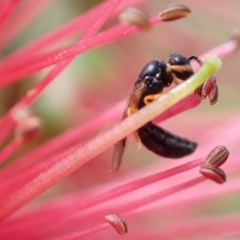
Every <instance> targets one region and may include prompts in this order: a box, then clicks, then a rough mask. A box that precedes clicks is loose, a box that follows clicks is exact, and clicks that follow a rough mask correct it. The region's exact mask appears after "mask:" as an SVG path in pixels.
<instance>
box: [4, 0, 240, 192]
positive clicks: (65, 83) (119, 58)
mask: <svg viewBox="0 0 240 240" xmlns="http://www.w3.org/2000/svg"><path fill="white" fill-rule="evenodd" d="M23 2H24V1H23ZM48 2H49V4H46V6H45V7H44V8H43V10H42V11H41V12H40V13H39V15H36V17H35V18H33V20H32V21H30V22H29V23H28V24H26V25H25V26H24V28H23V29H21V31H19V34H18V35H17V36H15V37H14V40H13V41H10V42H8V43H7V44H6V43H1V40H0V46H4V47H3V48H2V54H1V57H2V58H4V56H6V55H8V54H9V53H12V52H14V51H15V50H16V49H18V48H20V47H21V46H23V45H25V44H27V43H29V42H30V41H32V40H34V39H37V38H39V37H41V36H42V35H43V34H45V33H47V32H49V31H51V30H53V29H55V28H57V27H59V26H61V25H62V24H64V23H66V22H68V21H70V20H72V19H74V18H75V17H77V16H79V15H81V14H82V13H84V12H86V11H87V10H89V9H90V8H92V7H94V6H95V5H97V4H98V3H100V2H102V1H97V0H94V1H92V0H82V1H79V0H51V1H50V0H49V1H48ZM136 2H139V4H138V5H136V6H138V7H139V8H140V9H142V10H144V11H145V12H146V13H148V14H149V16H155V15H157V14H158V12H160V11H161V10H162V9H164V8H165V7H166V6H167V5H169V4H170V3H174V2H175V1H167V0H162V1H159V0H148V1H136ZM181 3H182V4H185V5H187V6H188V7H189V8H190V9H191V10H192V13H191V14H190V15H189V17H187V18H184V19H181V20H179V21H174V22H169V23H162V24H158V25H157V26H154V27H153V28H151V29H150V30H149V31H146V32H141V33H138V34H134V35H132V36H129V37H126V38H123V39H121V40H119V41H116V42H113V43H111V44H108V45H106V46H102V47H100V48H97V49H94V50H91V51H88V52H86V53H84V54H81V55H80V56H78V57H77V58H75V60H74V61H73V62H72V63H71V65H70V66H68V67H67V68H66V69H65V70H64V71H63V72H62V73H61V74H60V75H59V76H58V77H57V78H56V79H55V81H54V82H53V83H52V84H50V86H49V87H48V88H47V89H46V90H45V91H44V92H43V94H42V95H41V96H40V97H39V98H38V99H37V101H36V102H35V103H34V105H33V109H34V111H35V112H36V113H37V115H38V116H40V117H41V119H42V120H43V125H44V133H43V134H42V136H41V137H40V138H39V139H38V140H36V141H34V142H33V143H31V144H29V145H28V146H26V147H24V148H22V150H21V151H20V152H19V153H18V154H20V153H24V152H27V151H29V150H31V149H33V148H34V147H36V146H38V145H39V144H41V143H42V142H45V141H47V140H48V139H51V138H53V137H55V136H57V135H58V134H61V133H63V132H64V131H66V130H68V129H71V128H72V127H74V126H76V125H79V124H82V123H84V122H86V121H88V120H89V119H92V118H94V117H97V116H98V114H100V113H102V112H103V111H105V110H107V109H108V108H110V107H112V106H114V104H116V103H118V102H119V101H120V100H123V99H126V98H127V96H128V94H129V92H130V90H131V88H132V86H133V83H134V81H135V80H136V77H137V76H138V74H139V72H140V70H141V69H142V67H143V66H144V65H145V64H146V63H147V62H148V61H150V60H153V59H156V60H164V61H168V58H169V56H170V54H172V53H180V54H182V55H184V56H186V57H189V56H191V55H197V56H198V55H201V54H203V53H205V52H206V51H208V50H210V49H211V48H214V47H215V46H217V45H220V44H222V43H224V42H226V41H227V40H228V39H230V36H231V30H232V28H234V27H237V28H240V15H239V9H240V1H239V0H235V1H234V0H232V1H221V3H219V1H217V0H209V1H190V0H182V1H181ZM117 21H118V19H117V16H113V18H111V19H110V20H109V21H108V22H107V24H106V25H105V26H104V27H103V29H102V30H104V29H106V28H108V27H110V26H112V25H114V24H115V23H116V22H117ZM6 31H7V29H6ZM81 34H82V33H79V34H76V35H75V36H74V37H71V38H69V39H66V40H65V41H61V42H59V44H58V45H56V46H54V47H52V48H55V49H57V48H59V47H64V46H68V45H70V44H72V43H74V42H76V41H77V40H78V38H79V37H80V36H81ZM4 44H5V45H4ZM239 66H240V58H239V55H238V54H235V55H232V56H229V57H227V58H225V59H224V60H223V67H222V69H221V71H220V72H219V73H218V75H217V80H218V86H219V90H220V97H219V101H218V102H217V104H216V105H214V106H211V105H210V104H209V102H208V100H205V101H204V102H203V103H202V104H201V105H200V106H199V107H197V108H196V109H192V110H189V111H187V112H184V113H182V114H180V115H179V116H176V117H174V118H172V119H169V120H167V121H165V122H163V123H161V126H163V127H164V128H166V129H168V130H170V131H171V132H173V133H176V134H178V135H181V136H184V137H186V138H189V139H192V140H197V139H198V138H199V134H201V132H202V133H204V132H205V131H208V129H211V127H212V126H216V125H218V124H220V123H221V122H223V121H225V120H227V119H228V118H229V117H231V116H234V115H235V114H237V113H238V112H239V110H240V104H239V89H240V82H239V75H240V68H239ZM47 71H48V69H46V70H44V71H41V72H39V73H37V74H34V75H31V76H29V77H27V78H24V79H22V80H21V81H19V82H17V83H15V84H12V85H10V86H6V87H4V88H2V89H1V90H0V99H1V101H0V114H1V115H3V114H4V113H5V112H6V111H7V110H8V109H9V108H11V107H12V106H13V105H14V104H15V103H16V102H17V101H18V100H19V99H21V97H22V96H24V95H25V94H26V92H27V90H28V89H30V88H31V87H32V86H34V84H35V83H36V82H37V81H39V80H40V79H41V78H42V77H43V76H45V74H46V72H47ZM119 120H120V119H119ZM115 123H116V122H113V121H109V122H107V123H106V124H105V125H104V126H100V127H99V129H98V130H97V131H95V132H93V133H92V134H91V135H89V136H87V138H86V139H85V140H87V139H89V138H90V137H92V136H94V135H96V134H98V133H99V132H101V131H103V130H104V129H108V128H109V127H110V126H113V125H114V124H115ZM214 137H215V136H213V138H214ZM85 140H84V141H85ZM219 144H221V143H218V142H217V141H216V145H219ZM135 149H136V146H135V142H134V139H133V138H130V139H129V140H128V146H127V151H126V154H125V156H124V164H123V166H122V172H120V173H119V175H118V176H117V177H116V176H112V175H111V174H106V173H108V169H109V166H110V162H111V153H112V149H109V150H108V151H106V152H104V153H103V154H101V155H99V156H98V157H97V158H96V159H93V160H92V161H90V162H89V163H87V164H86V165H85V166H83V167H82V168H81V169H79V170H78V171H76V172H75V173H73V174H72V175H71V176H69V177H68V178H67V179H66V180H64V181H63V182H62V183H59V184H57V185H56V187H55V191H54V194H56V192H58V193H59V194H63V193H64V192H66V193H68V192H72V191H76V190H80V189H81V190H82V189H87V188H89V187H91V186H96V185H98V184H99V185H100V184H102V183H104V182H108V181H110V180H112V179H113V178H115V179H116V178H118V177H121V176H122V174H124V172H126V171H127V172H131V171H133V170H136V169H141V168H142V167H143V166H147V165H151V164H153V163H155V162H156V161H159V157H157V156H155V155H154V154H153V153H150V152H149V151H147V150H146V149H144V148H143V149H141V152H140V153H136V151H135ZM18 154H16V156H18ZM198 155H199V156H202V155H201V153H198ZM204 155H205V153H204ZM16 156H15V157H16ZM164 161H165V160H164ZM159 164H161V163H159ZM173 164H176V163H175V162H174V163H173ZM82 179H84V180H82ZM52 193H53V192H52V191H48V193H46V195H48V194H49V195H51V194H52Z"/></svg>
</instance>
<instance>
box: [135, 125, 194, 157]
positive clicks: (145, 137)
mask: <svg viewBox="0 0 240 240" xmlns="http://www.w3.org/2000/svg"><path fill="white" fill-rule="evenodd" d="M137 132H138V134H139V137H140V139H141V142H142V144H143V145H144V146H145V147H146V148H147V149H149V150H150V151H152V152H154V153H156V154H157V155H159V156H162V157H166V158H181V157H184V156H187V155H189V154H191V153H192V152H193V151H194V150H195V149H196V147H197V143H195V142H192V141H189V140H188V139H185V138H181V137H179V136H177V135H174V134H172V133H170V132H169V131H167V130H165V129H163V128H161V127H159V126H157V125H155V124H153V123H152V122H149V123H147V124H146V125H144V126H143V127H141V128H140V129H138V130H137Z"/></svg>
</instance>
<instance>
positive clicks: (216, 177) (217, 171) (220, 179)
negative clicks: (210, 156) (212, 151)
mask: <svg viewBox="0 0 240 240" xmlns="http://www.w3.org/2000/svg"><path fill="white" fill-rule="evenodd" d="M199 172H200V173H201V174H202V175H203V176H204V177H206V178H208V179H210V180H212V181H214V182H216V183H218V184H223V183H225V182H226V179H227V177H226V174H225V172H224V171H223V170H222V169H221V168H215V167H213V166H211V165H209V164H204V165H202V166H201V167H200V169H199Z"/></svg>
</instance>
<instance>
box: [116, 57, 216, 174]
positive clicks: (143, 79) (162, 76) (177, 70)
mask: <svg viewBox="0 0 240 240" xmlns="http://www.w3.org/2000/svg"><path fill="white" fill-rule="evenodd" d="M192 59H193V60H195V61H196V62H197V63H199V64H200V65H201V63H202V62H201V60H200V59H199V58H198V57H196V56H191V57H190V58H185V57H183V56H182V55H179V54H172V55H171V56H170V58H169V61H168V63H165V62H164V61H157V60H153V61H150V62H149V63H148V64H147V65H146V66H145V67H144V68H143V69H142V71H141V72H140V74H139V76H138V78H137V80H136V82H135V84H134V87H133V89H132V91H131V93H130V95H129V97H128V100H127V104H126V107H125V110H124V113H123V117H122V119H124V118H126V117H128V116H130V115H132V114H134V113H135V112H136V111H138V110H139V109H141V108H142V107H144V106H145V105H147V104H149V103H150V102H152V101H154V100H155V99H157V98H158V97H160V96H161V94H163V93H162V91H163V89H164V87H169V86H170V85H171V84H172V83H173V82H174V83H175V84H178V81H177V78H178V79H181V80H183V81H185V80H187V79H188V78H189V77H190V76H191V75H193V74H194V71H193V68H192V66H191V64H190V61H191V60H192ZM207 81H211V78H210V80H207ZM212 82H213V84H212V85H211V88H210V89H209V84H207V85H203V86H201V87H200V90H198V91H196V95H197V96H199V97H202V96H201V93H202V92H204V93H205V92H206V91H205V90H206V89H205V88H208V89H207V92H208V95H209V96H210V95H211V96H212V97H213V98H214V103H215V102H216V99H217V97H218V89H217V85H216V81H215V78H214V80H212ZM205 86H206V87H205ZM213 92H214V94H213ZM205 97H206V96H205V95H204V98H205ZM202 98H203V97H202ZM210 102H211V99H210ZM134 136H135V138H136V140H137V143H138V148H140V146H141V143H142V144H143V145H144V146H145V147H146V148H148V149H149V150H150V151H152V152H154V153H156V154H157V155H159V156H163V157H167V158H181V157H184V156H187V155H189V154H191V153H192V152H193V151H194V150H195V149H196V147H197V143H195V142H192V141H189V140H187V139H185V138H181V137H179V136H176V135H174V134H172V133H170V132H168V131H166V130H164V129H163V128H161V127H159V126H157V125H155V124H153V123H152V122H148V123H147V124H145V125H144V126H143V127H141V128H139V129H138V130H137V131H136V132H134ZM125 145H126V138H124V139H122V140H121V141H119V142H117V143H116V144H115V146H114V150H113V158H112V166H111V171H118V169H119V167H120V165H121V162H122V156H123V152H124V148H125Z"/></svg>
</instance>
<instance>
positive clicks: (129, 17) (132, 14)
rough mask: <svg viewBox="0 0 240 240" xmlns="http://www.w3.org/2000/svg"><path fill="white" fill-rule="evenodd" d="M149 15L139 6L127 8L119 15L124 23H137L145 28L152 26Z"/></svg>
mask: <svg viewBox="0 0 240 240" xmlns="http://www.w3.org/2000/svg"><path fill="white" fill-rule="evenodd" d="M148 18H149V17H148V15H147V14H146V13H145V12H143V11H141V10H140V9H137V8H133V7H131V8H127V9H125V10H124V11H123V12H122V13H120V15H119V20H120V21H121V22H124V23H128V24H132V25H136V26H137V27H140V28H142V29H144V30H148V29H149V28H150V25H149V22H148Z"/></svg>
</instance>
